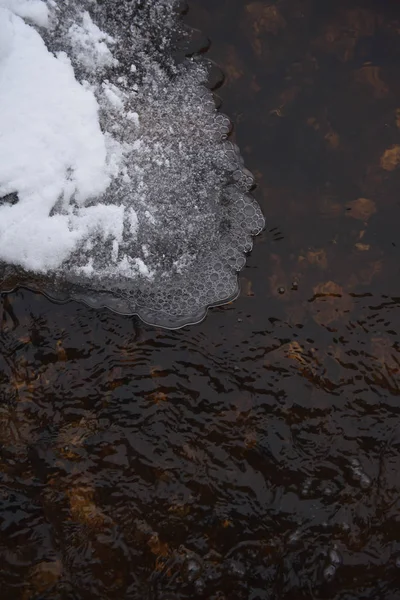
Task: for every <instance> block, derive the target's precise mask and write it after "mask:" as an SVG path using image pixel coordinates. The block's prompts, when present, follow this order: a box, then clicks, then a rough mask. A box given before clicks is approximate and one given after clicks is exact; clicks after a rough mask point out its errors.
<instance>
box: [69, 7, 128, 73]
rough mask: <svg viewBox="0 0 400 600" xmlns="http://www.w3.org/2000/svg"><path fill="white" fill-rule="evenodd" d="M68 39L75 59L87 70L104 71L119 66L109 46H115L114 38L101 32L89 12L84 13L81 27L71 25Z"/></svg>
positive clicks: (75, 24)
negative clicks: (106, 68)
mask: <svg viewBox="0 0 400 600" xmlns="http://www.w3.org/2000/svg"><path fill="white" fill-rule="evenodd" d="M68 38H69V41H70V43H71V49H72V55H73V57H74V58H75V59H76V60H77V61H78V62H79V63H80V64H81V65H82V66H83V67H85V68H86V69H89V70H94V69H104V68H105V67H112V66H115V65H117V64H118V61H117V60H116V59H114V58H113V55H112V53H111V51H110V49H109V47H108V45H107V44H110V45H112V44H114V43H115V40H114V38H113V37H111V36H110V35H108V34H107V33H105V32H104V31H101V29H99V27H98V26H97V25H96V24H95V23H93V21H92V18H91V16H90V15H89V13H88V12H87V11H85V12H84V13H82V24H81V25H78V24H77V23H74V24H73V25H71V27H70V28H69V31H68Z"/></svg>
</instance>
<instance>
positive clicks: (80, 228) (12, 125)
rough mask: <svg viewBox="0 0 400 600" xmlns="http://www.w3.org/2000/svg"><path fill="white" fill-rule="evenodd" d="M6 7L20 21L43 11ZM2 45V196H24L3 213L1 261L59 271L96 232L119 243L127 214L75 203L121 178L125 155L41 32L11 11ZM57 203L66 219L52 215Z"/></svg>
mask: <svg viewBox="0 0 400 600" xmlns="http://www.w3.org/2000/svg"><path fill="white" fill-rule="evenodd" d="M0 1H1V3H2V4H3V5H4V4H5V3H7V5H8V6H9V7H10V8H12V10H13V11H19V12H20V13H21V14H22V12H23V7H24V5H25V4H29V5H32V7H31V8H32V10H31V11H30V12H29V11H28V12H29V14H30V15H32V14H33V12H34V11H33V6H36V5H37V4H42V3H36V2H32V1H31V2H26V3H23V2H22V1H21V2H16V1H13V2H11V1H10V0H8V1H7V2H5V0H0ZM21 7H22V8H21ZM26 10H28V9H26ZM25 12H26V11H25ZM0 39H1V43H0V197H1V196H5V195H7V194H10V193H14V192H15V193H18V197H19V202H18V203H17V204H15V205H13V206H12V205H10V204H3V205H2V206H0V259H1V260H4V261H8V262H12V263H14V264H20V265H22V266H23V267H25V268H26V269H31V270H34V271H41V272H44V271H47V270H49V269H55V268H58V267H59V266H60V265H61V263H62V262H63V261H64V260H65V259H66V258H67V257H68V256H69V254H70V253H71V252H72V251H73V249H75V248H76V246H77V243H78V242H79V241H81V240H83V239H84V238H85V237H86V236H87V235H88V233H89V231H92V230H93V229H96V228H97V229H99V228H100V229H101V228H102V229H103V233H104V235H115V236H117V237H118V236H120V232H121V227H122V224H121V214H122V213H121V211H120V207H109V206H107V207H106V206H104V205H101V204H99V205H98V206H97V207H90V208H81V209H78V210H75V213H73V212H72V208H71V206H70V201H71V200H72V199H73V200H75V202H77V203H78V205H79V206H82V207H83V205H84V203H85V202H86V201H87V200H88V199H90V198H96V197H99V196H101V194H103V193H104V192H105V190H106V189H107V187H108V185H109V183H110V181H111V179H110V174H112V175H114V174H115V173H116V172H119V171H120V162H121V160H122V156H123V149H121V148H120V144H118V143H117V142H115V141H114V142H115V143H113V144H110V142H109V141H108V142H107V140H106V138H105V136H104V135H103V133H102V132H101V129H100V125H99V119H98V109H99V107H98V103H97V101H96V98H95V96H94V94H93V93H92V92H91V91H90V90H89V89H85V87H83V86H82V85H81V84H80V83H79V82H78V81H77V80H76V79H75V76H74V71H73V68H72V66H71V63H70V61H69V59H68V57H67V56H66V55H65V54H64V53H60V54H58V56H57V57H55V56H54V55H53V54H51V53H50V52H48V50H47V48H46V46H45V44H44V42H43V40H42V38H41V37H40V35H39V34H38V32H37V31H36V30H35V29H34V28H33V27H31V26H29V25H27V24H26V23H24V21H23V20H22V19H21V18H20V17H19V16H18V15H16V14H14V13H13V12H11V11H10V10H8V9H6V8H0ZM107 146H108V147H110V146H112V149H113V150H117V149H118V150H119V155H118V156H117V158H115V157H114V159H113V160H110V158H109V157H108V156H107ZM117 154H118V153H117ZM58 201H62V204H63V206H64V213H63V214H54V215H53V216H52V210H53V208H54V206H55V205H56V203H57V202H58ZM89 215H90V219H89ZM110 215H111V216H110ZM118 215H119V216H118Z"/></svg>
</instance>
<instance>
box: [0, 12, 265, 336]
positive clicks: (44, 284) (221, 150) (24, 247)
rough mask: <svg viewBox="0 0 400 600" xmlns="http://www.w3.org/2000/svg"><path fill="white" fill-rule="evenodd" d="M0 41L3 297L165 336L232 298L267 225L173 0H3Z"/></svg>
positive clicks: (224, 119) (201, 62) (0, 172)
mask: <svg viewBox="0 0 400 600" xmlns="http://www.w3.org/2000/svg"><path fill="white" fill-rule="evenodd" d="M0 34H2V35H0V39H1V40H2V41H1V42H0V131H1V133H2V134H3V131H4V132H5V135H2V136H0V260H1V261H2V263H1V265H2V266H1V269H2V273H1V274H2V276H3V278H4V282H3V289H8V288H10V287H12V286H15V285H17V284H25V285H28V286H30V287H34V288H36V289H40V290H42V291H44V292H45V293H47V294H48V295H49V296H51V297H53V298H56V299H60V300H64V299H68V298H75V299H80V300H84V301H86V302H87V303H88V304H90V305H92V306H104V305H105V306H108V307H109V308H111V309H113V310H116V311H119V312H123V313H128V314H131V313H138V314H139V315H140V316H141V318H143V319H144V320H146V321H149V322H152V323H157V324H160V325H163V326H166V327H177V326H180V325H183V324H185V323H189V322H194V321H198V320H200V319H201V318H202V317H203V316H204V314H205V311H206V308H207V306H210V305H214V304H219V303H223V302H226V301H228V300H230V299H232V298H234V297H235V295H236V294H237V289H238V284H237V271H238V270H240V269H241V268H242V267H243V266H244V264H245V257H244V254H245V253H246V252H248V251H250V249H251V247H252V236H253V235H256V234H257V233H259V232H260V230H261V229H262V227H263V225H264V219H263V216H262V214H261V212H260V209H259V207H258V205H257V203H256V202H255V201H254V199H253V198H252V197H251V196H250V195H249V193H248V192H249V190H250V188H251V185H252V178H251V176H250V174H249V173H248V172H247V171H246V170H245V169H244V167H243V165H242V161H241V159H240V155H239V153H238V150H237V148H236V147H235V146H234V145H233V144H231V143H230V142H229V141H228V140H227V134H228V133H229V128H230V124H229V121H228V119H226V118H225V117H224V116H223V115H221V114H219V113H218V112H217V111H216V110H215V106H214V101H213V98H212V95H211V93H210V92H209V90H208V89H207V88H206V81H207V66H206V64H205V63H204V61H203V60H202V59H194V60H189V59H185V60H183V61H182V60H181V61H178V60H177V59H176V55H177V54H176V52H175V50H176V44H177V40H181V39H182V36H183V34H182V31H181V30H180V19H179V15H178V13H177V2H176V0H146V2H143V1H141V0H132V1H122V0H121V1H118V2H115V1H113V2H112V1H111V0H105V1H102V2H100V1H98V2H95V1H93V0H83V1H81V0H80V1H77V0H70V1H67V2H66V1H64V2H57V3H56V2H53V1H51V2H50V1H49V2H47V3H43V2H38V1H36V0H25V1H24V0H0ZM180 43H181V42H180ZM22 90H25V93H23V92H22ZM27 91H28V92H29V93H26V92H27ZM3 110H4V113H3ZM2 115H3V116H2ZM10 148H11V149H12V152H10Z"/></svg>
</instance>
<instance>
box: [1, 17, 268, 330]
mask: <svg viewBox="0 0 400 600" xmlns="http://www.w3.org/2000/svg"><path fill="white" fill-rule="evenodd" d="M180 18H181V19H183V16H181V17H180ZM185 27H186V30H187V31H189V32H191V31H197V30H195V29H194V28H191V27H189V26H188V25H187V24H185ZM200 53H201V57H200V60H203V55H204V51H203V50H201V51H195V52H194V53H193V52H191V53H189V54H186V56H197V57H199V54H200ZM207 61H208V62H209V64H212V65H215V66H216V67H217V68H218V69H219V66H218V65H216V64H215V63H213V62H212V61H211V60H210V59H207ZM221 72H222V71H221ZM222 73H223V72H222ZM209 75H210V74H209ZM204 89H205V91H206V92H207V93H209V92H210V91H212V89H213V87H212V86H210V87H206V86H205V87H204ZM213 97H214V95H213ZM216 114H218V115H220V117H223V118H225V119H226V120H227V121H228V122H229V123H230V126H232V121H231V120H230V119H229V117H227V116H226V115H225V114H224V113H222V112H221V111H220V110H219V108H217V113H216ZM229 135H230V134H228V135H226V136H225V141H226V142H227V140H228V137H229ZM221 139H222V141H223V139H224V138H221ZM237 150H238V149H237ZM238 155H239V158H241V155H240V153H238ZM241 175H243V176H244V177H251V179H252V181H253V182H254V178H253V176H252V174H251V173H250V172H249V171H247V169H245V168H244V167H243V172H241ZM235 185H236V186H237V187H238V188H239V189H240V186H239V184H238V183H236V184H235ZM247 194H248V195H249V196H251V197H252V198H253V196H252V194H251V193H249V192H247ZM253 199H254V198H253ZM264 228H265V219H264V223H263V227H261V228H259V231H257V232H256V233H254V234H251V237H252V238H254V237H256V236H257V235H259V233H261V231H263V229H264ZM250 251H251V250H250ZM248 254H249V252H246V253H244V254H243V256H246V255H248ZM245 264H246V262H244V264H243V266H242V267H241V268H240V269H237V274H236V279H235V289H234V291H233V292H232V293H231V294H229V296H226V297H225V298H221V299H219V300H217V301H212V302H211V303H209V304H206V305H204V307H202V308H201V310H199V311H197V313H195V314H190V315H180V316H179V317H177V316H176V315H172V314H171V313H169V312H168V311H167V310H162V311H160V310H156V309H152V308H149V307H146V306H141V305H137V308H135V310H132V311H124V310H119V309H118V308H116V307H115V306H114V307H113V304H116V303H117V302H116V301H115V297H114V296H113V295H110V297H109V298H108V300H107V293H105V292H103V291H102V292H99V293H98V298H93V296H91V295H87V294H85V293H83V292H82V293H80V292H74V291H73V293H72V295H68V294H59V293H57V292H55V291H54V289H53V290H52V291H49V290H48V288H47V286H43V285H40V286H39V285H37V284H35V283H34V282H33V281H29V280H28V281H27V280H26V278H25V282H21V283H16V284H15V285H11V287H9V288H7V287H6V289H1V288H2V286H3V285H4V284H6V282H7V276H6V278H5V280H4V279H3V281H2V282H1V283H0V292H1V294H2V295H3V294H10V293H13V292H15V291H16V290H18V289H26V290H29V291H31V292H33V293H37V294H41V295H43V296H45V297H46V298H47V299H48V300H50V301H51V302H54V303H56V304H60V305H61V304H66V303H68V302H72V301H76V302H79V303H80V304H84V305H86V306H88V307H89V308H93V309H95V310H101V309H107V310H110V311H111V312H113V313H115V314H119V315H123V316H137V317H138V318H139V319H140V320H141V321H142V322H144V323H145V324H147V325H150V326H155V327H160V328H162V329H167V330H176V329H180V328H182V327H185V326H188V325H196V324H198V323H201V322H202V321H203V320H204V319H205V318H206V316H207V313H208V311H209V309H210V308H214V307H218V306H223V305H227V304H229V303H231V302H233V301H234V300H235V299H236V298H237V297H238V296H239V294H240V285H239V276H238V272H239V270H241V269H242V268H243V267H244V266H245ZM28 275H29V273H28ZM12 278H14V277H12ZM6 285H7V284H6ZM46 288H47V289H46Z"/></svg>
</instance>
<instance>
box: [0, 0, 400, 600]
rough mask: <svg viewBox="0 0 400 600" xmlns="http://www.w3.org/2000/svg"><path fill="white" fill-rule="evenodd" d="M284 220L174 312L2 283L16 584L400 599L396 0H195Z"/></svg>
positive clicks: (65, 598) (104, 594) (82, 592)
mask: <svg viewBox="0 0 400 600" xmlns="http://www.w3.org/2000/svg"><path fill="white" fill-rule="evenodd" d="M187 21H188V23H190V24H191V25H192V26H195V27H197V28H198V29H200V30H201V31H203V32H205V33H206V34H207V35H209V36H210V38H211V39H212V40H213V45H212V48H211V50H210V52H209V57H210V58H211V59H213V60H215V61H216V62H217V63H218V64H220V65H221V67H222V69H223V71H224V72H225V74H226V82H225V85H224V87H223V88H222V89H221V90H220V92H219V93H220V95H221V97H222V98H223V109H224V111H225V112H226V113H227V114H228V115H230V116H231V117H232V118H233V120H234V122H235V124H236V129H235V136H236V141H237V142H238V144H239V145H240V147H241V148H242V150H243V154H244V157H245V160H246V165H247V167H248V168H249V169H250V170H252V171H253V172H254V173H255V175H256V177H257V181H258V188H257V190H256V192H255V194H256V197H257V199H258V201H259V202H260V203H261V205H262V207H263V210H264V214H265V215H266V218H267V229H266V231H265V232H264V233H263V234H262V235H261V236H259V237H258V238H257V239H256V242H255V247H254V250H253V254H252V256H251V257H250V258H249V260H248V264H247V267H246V269H244V270H243V271H242V273H241V288H242V292H241V296H240V298H239V299H238V300H237V301H235V302H234V303H233V304H230V305H227V306H225V307H221V308H216V309H213V310H211V311H210V312H209V315H208V317H207V319H206V320H205V321H204V322H203V323H202V324H200V325H198V326H194V327H190V328H185V329H182V330H179V331H173V332H170V331H165V330H157V329H154V328H152V327H148V326H146V325H144V324H142V323H141V322H139V321H138V320H136V319H134V318H126V317H120V316H117V315H115V314H112V313H110V312H108V311H103V312H95V311H93V310H90V309H89V308H87V307H85V306H82V305H79V304H77V303H69V304H67V305H64V306H58V305H55V304H52V303H51V302H49V301H48V300H46V299H45V298H43V297H41V296H40V295H37V294H33V293H30V292H27V291H23V290H21V291H18V292H16V293H13V294H10V295H8V296H4V295H3V296H2V299H1V309H2V312H1V336H0V350H1V353H0V400H1V404H0V443H1V446H0V584H1V591H0V597H1V599H2V600H49V599H51V600H53V599H54V600H86V599H87V600H92V599H97V598H99V599H102V600H103V599H104V600H108V599H110V600H112V599H116V600H124V599H126V600H173V599H175V600H184V599H195V598H199V600H203V599H204V600H205V599H207V600H223V599H225V600H267V599H268V600H272V599H274V600H277V599H282V600H292V599H293V600H300V599H307V600H316V599H323V598H330V599H337V600H339V599H340V600H363V599H373V600H375V599H377V600H392V599H393V600H396V599H398V598H400V399H399V389H400V388H399V370H400V341H399V335H398V332H399V330H400V311H399V305H400V278H399V264H400V263H399V258H400V257H399V243H400V242H399V235H398V229H399V224H400V201H399V190H400V168H398V167H399V166H400V3H399V2H397V1H389V0H379V1H378V0H376V1H372V0H371V1H368V0H324V1H321V0H281V1H278V2H272V1H270V0H260V1H255V2H250V3H246V2H244V1H240V0H193V1H192V2H191V11H190V13H189V15H188V16H187Z"/></svg>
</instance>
